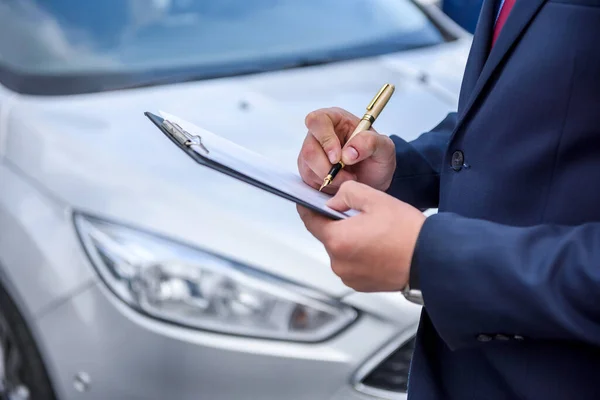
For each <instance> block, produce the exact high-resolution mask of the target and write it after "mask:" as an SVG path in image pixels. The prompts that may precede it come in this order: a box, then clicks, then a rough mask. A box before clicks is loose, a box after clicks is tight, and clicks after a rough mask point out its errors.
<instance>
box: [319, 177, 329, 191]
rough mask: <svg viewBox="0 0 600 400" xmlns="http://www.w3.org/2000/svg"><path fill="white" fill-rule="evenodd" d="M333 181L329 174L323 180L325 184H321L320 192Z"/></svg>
mask: <svg viewBox="0 0 600 400" xmlns="http://www.w3.org/2000/svg"><path fill="white" fill-rule="evenodd" d="M330 183H331V178H330V177H329V175H327V178H325V180H324V181H323V184H322V185H321V187H320V188H319V192H320V191H321V190H323V188H324V187H325V186H327V185H329V184H330Z"/></svg>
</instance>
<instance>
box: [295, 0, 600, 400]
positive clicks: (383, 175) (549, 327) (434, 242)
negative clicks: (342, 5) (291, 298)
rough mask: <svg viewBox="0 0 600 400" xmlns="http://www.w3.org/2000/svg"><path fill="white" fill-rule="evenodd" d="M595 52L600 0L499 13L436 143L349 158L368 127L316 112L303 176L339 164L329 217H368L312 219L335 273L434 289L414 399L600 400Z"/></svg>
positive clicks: (378, 140) (489, 20)
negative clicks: (336, 213) (344, 213)
mask: <svg viewBox="0 0 600 400" xmlns="http://www.w3.org/2000/svg"><path fill="white" fill-rule="evenodd" d="M599 41H600V0H516V2H515V1H514V0H505V1H501V0H486V1H485V2H484V4H483V8H482V12H481V16H480V22H479V24H478V27H477V29H476V32H475V35H474V42H473V45H472V49H471V54H470V56H469V60H468V63H467V67H466V71H465V76H464V81H463V86H462V90H461V94H460V100H459V106H458V112H457V113H451V114H450V115H448V117H447V118H446V119H445V120H444V121H443V122H442V123H440V124H439V126H437V127H436V128H435V129H433V131H431V132H429V133H426V134H423V135H422V136H420V137H419V138H418V139H417V140H415V141H413V142H410V143H407V142H405V141H403V140H402V139H400V138H399V137H396V136H391V137H388V136H384V135H382V134H379V133H377V132H375V131H367V132H363V133H361V134H359V135H358V136H356V137H355V138H354V139H353V140H352V141H351V142H350V143H348V144H347V145H346V146H345V147H344V148H343V152H342V147H341V144H344V142H345V138H347V137H348V135H349V134H350V133H351V131H352V129H353V128H354V126H355V125H356V123H357V122H358V118H357V117H356V116H353V115H351V114H350V113H348V112H346V111H344V110H340V109H325V110H318V111H315V112H313V113H311V114H309V115H308V116H307V118H306V124H307V127H308V130H309V133H308V135H307V137H306V140H305V142H304V145H303V148H302V150H301V153H300V156H299V158H298V166H299V169H300V172H301V175H302V177H303V179H304V180H305V181H306V182H307V183H309V184H311V185H312V186H314V187H318V186H319V185H320V184H321V183H322V179H323V177H324V176H325V175H326V173H327V171H328V169H329V167H330V165H331V163H332V162H337V161H338V160H339V159H340V158H341V159H342V160H343V161H344V162H345V163H346V164H347V165H348V167H346V168H345V169H344V171H343V173H342V174H340V175H338V177H337V178H336V179H335V181H337V186H333V188H332V189H331V190H332V191H333V192H336V191H337V193H336V195H335V196H334V197H333V199H332V200H330V205H331V207H333V208H335V209H338V210H345V209H348V208H353V209H357V210H359V211H361V213H360V214H359V215H357V216H354V217H351V218H348V219H346V220H342V221H332V220H329V219H326V218H324V217H321V216H320V215H317V214H315V213H313V212H310V211H308V210H306V209H304V208H301V207H299V213H300V215H301V217H302V219H303V221H304V223H305V225H306V226H307V228H308V230H309V231H310V232H311V233H312V234H313V235H314V236H316V237H317V238H318V239H319V240H320V241H322V242H323V244H324V246H325V248H326V250H327V252H328V253H329V255H330V257H331V267H332V269H333V271H334V272H335V273H336V274H338V275H339V276H340V277H341V279H342V280H343V281H344V282H345V283H346V284H347V285H348V286H350V287H353V288H354V289H356V290H358V291H403V290H407V289H408V288H410V289H411V290H415V289H420V290H421V292H422V296H423V299H424V308H423V312H422V318H421V322H420V326H419V330H418V334H417V343H416V349H415V352H414V356H413V361H412V366H411V371H410V375H409V377H410V378H409V398H411V399H415V400H421V399H444V400H446V399H460V400H464V399H544V400H548V399H600V379H599V378H598V371H600V50H599V49H600V47H599V45H598V43H599ZM342 182H343V183H342ZM340 183H342V185H341V188H339V189H338V187H339V184H340ZM435 207H438V208H439V212H438V213H437V214H434V215H432V216H430V217H429V218H425V217H424V216H423V214H422V213H421V212H420V211H419V209H425V208H435Z"/></svg>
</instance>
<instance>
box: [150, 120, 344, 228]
mask: <svg viewBox="0 0 600 400" xmlns="http://www.w3.org/2000/svg"><path fill="white" fill-rule="evenodd" d="M144 115H145V116H146V117H148V119H150V121H152V123H153V124H154V125H156V126H157V127H158V129H160V131H161V132H162V133H164V134H165V136H166V137H168V138H169V140H171V142H173V143H174V144H175V145H176V146H177V147H179V148H180V149H181V150H182V151H183V152H185V153H186V154H187V155H188V156H190V157H191V158H192V159H193V160H194V161H196V162H197V163H198V164H201V165H204V166H206V167H209V168H212V169H214V170H216V171H219V172H221V173H223V174H226V175H229V176H231V177H232V178H236V179H238V180H240V181H242V182H245V183H248V184H250V185H252V186H255V187H257V188H259V189H262V190H265V191H267V192H269V193H271V194H274V195H276V196H279V197H282V198H284V199H286V200H289V201H292V202H294V203H296V204H299V205H301V206H303V207H305V208H308V209H310V210H313V211H315V212H317V213H319V214H321V215H323V216H325V217H327V218H330V219H333V220H341V219H342V218H340V217H339V216H338V215H335V214H331V213H328V212H327V211H325V210H321V209H320V208H318V207H315V206H313V205H312V204H310V203H308V202H306V201H304V200H302V199H299V198H297V197H295V196H292V195H291V194H289V193H285V192H283V191H281V190H278V189H276V188H274V187H272V186H270V185H267V184H266V183H263V182H260V181H258V180H256V179H254V178H251V177H249V176H247V175H244V174H242V173H240V172H238V171H236V170H234V169H231V168H229V167H226V166H224V165H221V164H219V163H217V162H214V161H212V160H209V159H206V158H203V157H201V156H200V155H199V154H197V153H196V152H195V151H193V150H192V149H190V148H189V147H187V146H185V145H184V144H181V143H180V142H179V141H177V140H176V139H175V138H174V137H173V136H172V135H171V133H170V132H169V131H167V130H166V129H165V127H164V126H163V121H164V118H162V117H159V116H158V115H155V114H153V113H151V112H148V111H146V112H144Z"/></svg>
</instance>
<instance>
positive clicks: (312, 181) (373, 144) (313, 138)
mask: <svg viewBox="0 0 600 400" xmlns="http://www.w3.org/2000/svg"><path fill="white" fill-rule="evenodd" d="M359 122H360V118H358V117H357V116H355V115H353V114H351V113H349V112H348V111H346V110H343V109H341V108H326V109H321V110H317V111H313V112H311V113H310V114H308V115H307V116H306V120H305V124H306V127H307V128H308V134H307V135H306V139H305V140H304V144H303V145H302V149H301V150H300V155H299V156H298V170H299V171H300V176H301V177H302V179H303V180H304V182H306V183H307V184H308V185H310V186H312V187H314V188H316V189H318V188H319V187H320V186H321V184H322V183H323V179H324V178H325V177H326V176H327V174H328V173H329V170H330V169H331V167H332V165H333V164H336V163H338V162H339V161H340V160H341V161H342V162H343V163H344V164H345V165H346V166H345V167H344V169H343V170H341V171H340V172H339V173H338V174H337V176H336V177H335V179H334V180H333V182H332V183H331V184H330V185H329V186H327V187H326V188H325V189H323V191H324V192H327V193H330V194H334V193H336V192H337V190H338V189H339V187H340V185H341V184H342V183H343V182H345V181H349V180H355V181H358V182H361V183H364V184H366V185H369V186H371V187H373V188H375V189H378V190H381V191H385V190H387V189H388V188H389V186H390V184H391V183H392V178H393V176H394V170H395V169H396V150H395V146H394V142H392V140H391V139H390V138H389V137H387V136H385V135H381V134H379V133H377V132H376V131H375V130H369V131H365V132H361V133H359V134H357V135H356V136H355V137H354V138H352V140H351V141H350V142H349V143H347V144H346V141H347V140H348V138H349V137H350V135H351V134H352V132H353V131H354V128H356V126H357V125H358V123H359ZM342 146H344V148H343V150H342Z"/></svg>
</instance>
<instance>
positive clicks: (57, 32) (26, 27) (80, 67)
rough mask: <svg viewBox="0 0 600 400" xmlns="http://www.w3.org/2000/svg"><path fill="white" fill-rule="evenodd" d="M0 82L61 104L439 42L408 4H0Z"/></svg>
mask: <svg viewBox="0 0 600 400" xmlns="http://www.w3.org/2000/svg"><path fill="white" fill-rule="evenodd" d="M0 26H1V28H0V30H1V32H2V34H0V80H1V81H2V83H4V84H5V85H6V86H8V87H9V88H11V89H13V90H17V91H21V92H26V93H35V94H67V93H82V92H93V91H101V90H112V89H119V88H126V87H136V86H144V85H152V84H160V83H169V82H175V81H182V80H199V79H208V78H215V77H223V76H234V75H240V74H244V73H254V72H262V71H269V70H277V69H283V68H291V67H300V66H307V65H314V64H318V63H326V62H332V61H337V60H347V59H352V58H358V57H366V56H370V55H377V54H385V53H390V52H396V51H402V50H406V49H411V48H415V47H422V46H428V45H433V44H437V43H440V42H442V41H443V40H444V39H443V36H442V34H441V32H440V31H439V30H438V29H437V28H436V26H435V25H434V24H433V23H432V22H431V21H430V20H429V19H428V18H427V16H426V15H425V14H424V13H423V12H422V11H421V10H420V9H419V8H418V7H417V6H416V5H415V4H414V3H412V2H411V1H410V0H101V1H100V0H99V1H82V0H3V1H1V2H0Z"/></svg>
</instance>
